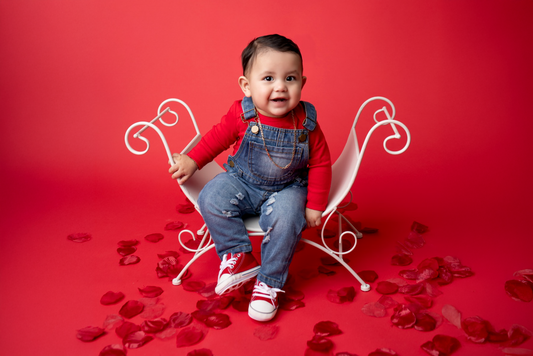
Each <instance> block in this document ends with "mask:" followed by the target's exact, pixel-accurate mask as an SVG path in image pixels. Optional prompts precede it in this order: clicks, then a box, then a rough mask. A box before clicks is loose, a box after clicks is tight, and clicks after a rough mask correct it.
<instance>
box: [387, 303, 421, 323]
mask: <svg viewBox="0 0 533 356" xmlns="http://www.w3.org/2000/svg"><path fill="white" fill-rule="evenodd" d="M391 322H392V324H393V325H395V326H397V327H398V328H400V329H408V328H412V327H413V326H414V325H415V323H416V316H415V313H413V312H412V311H411V310H409V308H407V307H406V306H405V305H398V306H397V307H396V308H394V314H393V315H392V316H391Z"/></svg>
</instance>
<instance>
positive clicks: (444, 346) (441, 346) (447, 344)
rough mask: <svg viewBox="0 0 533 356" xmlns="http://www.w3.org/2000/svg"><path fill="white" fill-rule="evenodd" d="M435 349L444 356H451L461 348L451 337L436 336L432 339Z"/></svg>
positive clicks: (457, 341)
mask: <svg viewBox="0 0 533 356" xmlns="http://www.w3.org/2000/svg"><path fill="white" fill-rule="evenodd" d="M433 343H434V344H435V348H436V349H437V350H439V351H440V352H442V353H444V354H445V355H451V354H452V353H454V352H455V351H457V350H458V349H459V347H461V343H460V342H459V340H457V339H456V338H454V337H452V336H448V335H442V334H437V335H435V336H434V337H433Z"/></svg>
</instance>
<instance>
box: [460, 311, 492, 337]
mask: <svg viewBox="0 0 533 356" xmlns="http://www.w3.org/2000/svg"><path fill="white" fill-rule="evenodd" d="M489 325H490V323H488V322H487V321H485V320H483V319H481V318H480V317H478V316H473V317H469V318H466V319H465V320H463V321H462V323H461V327H462V329H463V330H464V331H465V333H466V338H467V339H468V340H470V341H472V342H475V343H483V342H485V341H486V340H487V338H488V336H489V330H488V329H489Z"/></svg>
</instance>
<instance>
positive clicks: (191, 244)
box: [180, 238, 202, 253]
mask: <svg viewBox="0 0 533 356" xmlns="http://www.w3.org/2000/svg"><path fill="white" fill-rule="evenodd" d="M201 242H202V239H200V238H197V239H193V238H190V239H189V240H187V241H186V242H184V243H183V244H184V245H185V247H187V248H190V249H191V250H196V249H198V246H200V243H201ZM180 251H181V252H183V253H194V252H192V251H189V250H186V249H184V248H183V247H182V246H180Z"/></svg>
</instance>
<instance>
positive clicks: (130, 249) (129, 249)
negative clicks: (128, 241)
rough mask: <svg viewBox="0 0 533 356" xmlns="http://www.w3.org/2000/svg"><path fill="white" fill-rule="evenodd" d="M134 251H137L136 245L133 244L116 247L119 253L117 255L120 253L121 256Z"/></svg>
mask: <svg viewBox="0 0 533 356" xmlns="http://www.w3.org/2000/svg"><path fill="white" fill-rule="evenodd" d="M135 251H137V247H135V246H126V247H119V248H117V252H118V253H119V255H122V256H127V255H131V254H132V253H134V252H135Z"/></svg>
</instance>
